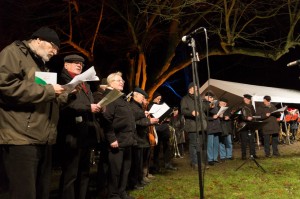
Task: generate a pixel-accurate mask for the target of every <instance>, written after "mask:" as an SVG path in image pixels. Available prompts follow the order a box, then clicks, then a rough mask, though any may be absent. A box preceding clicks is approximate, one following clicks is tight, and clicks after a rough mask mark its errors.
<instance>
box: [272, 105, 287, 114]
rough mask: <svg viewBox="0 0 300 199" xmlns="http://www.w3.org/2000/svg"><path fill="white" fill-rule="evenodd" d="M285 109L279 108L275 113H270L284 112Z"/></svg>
mask: <svg viewBox="0 0 300 199" xmlns="http://www.w3.org/2000/svg"><path fill="white" fill-rule="evenodd" d="M286 109H287V106H285V107H282V108H280V109H277V110H276V111H273V112H272V113H277V112H283V111H285V110H286Z"/></svg>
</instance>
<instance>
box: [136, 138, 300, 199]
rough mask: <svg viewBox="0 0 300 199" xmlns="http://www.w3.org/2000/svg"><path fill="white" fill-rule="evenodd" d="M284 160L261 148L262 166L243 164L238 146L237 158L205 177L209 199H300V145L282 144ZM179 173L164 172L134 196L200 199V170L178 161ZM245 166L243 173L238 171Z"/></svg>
mask: <svg viewBox="0 0 300 199" xmlns="http://www.w3.org/2000/svg"><path fill="white" fill-rule="evenodd" d="M279 151H280V152H281V156H280V157H276V158H275V157H272V158H264V152H263V148H261V149H257V153H258V156H259V157H260V158H259V159H257V162H258V163H259V165H261V166H262V167H263V168H264V169H265V170H266V173H264V172H263V171H262V170H261V169H260V168H259V167H258V166H257V165H256V164H255V162H254V161H252V160H247V161H246V162H244V161H242V160H241V158H240V149H239V147H238V146H235V152H234V155H235V159H234V160H228V161H226V162H225V163H220V164H216V165H214V166H210V167H209V169H205V171H204V172H205V174H204V189H203V190H204V198H206V199H210V198H211V199H254V198H266V199H268V198H270V199H285V198H287V199H290V198H300V172H299V168H300V143H299V142H297V143H294V144H291V145H280V146H279ZM174 163H175V164H176V166H177V167H178V168H179V169H178V171H167V170H165V171H163V172H162V173H161V174H159V175H156V179H155V180H153V181H152V182H151V183H150V184H149V185H147V186H146V187H145V188H144V190H139V191H134V192H132V193H131V195H132V196H134V197H136V199H186V198H188V199H198V198H200V192H199V190H200V189H199V180H198V179H199V178H198V171H195V170H192V169H191V168H190V167H189V161H188V158H187V157H186V158H184V159H174ZM243 163H245V164H244V165H243V166H242V167H241V168H240V169H239V170H237V171H236V169H237V168H238V167H239V166H240V165H241V164H243Z"/></svg>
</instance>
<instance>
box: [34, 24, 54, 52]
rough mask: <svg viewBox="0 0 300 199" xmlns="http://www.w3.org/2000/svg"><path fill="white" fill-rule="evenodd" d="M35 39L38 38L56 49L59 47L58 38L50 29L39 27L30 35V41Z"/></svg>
mask: <svg viewBox="0 0 300 199" xmlns="http://www.w3.org/2000/svg"><path fill="white" fill-rule="evenodd" d="M36 38H40V39H42V40H45V41H48V42H50V43H53V44H55V45H56V46H57V47H58V48H59V46H60V41H59V37H58V35H57V33H56V32H55V31H54V30H53V29H51V28H48V27H41V28H40V29H38V30H37V31H35V32H34V33H33V34H32V35H31V39H36Z"/></svg>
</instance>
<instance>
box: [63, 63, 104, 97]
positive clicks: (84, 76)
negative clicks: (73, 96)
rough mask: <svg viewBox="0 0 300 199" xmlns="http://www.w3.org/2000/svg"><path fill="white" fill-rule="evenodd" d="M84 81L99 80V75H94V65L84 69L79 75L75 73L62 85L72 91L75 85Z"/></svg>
mask: <svg viewBox="0 0 300 199" xmlns="http://www.w3.org/2000/svg"><path fill="white" fill-rule="evenodd" d="M86 81H99V77H97V76H96V71H95V68H94V66H92V67H91V68H89V69H88V70H86V71H85V72H83V73H81V74H80V75H76V76H75V77H74V78H73V79H72V81H70V82H69V83H68V84H65V85H64V87H65V88H66V90H68V91H70V92H71V91H72V90H74V89H75V87H76V86H77V85H78V84H81V83H82V82H86Z"/></svg>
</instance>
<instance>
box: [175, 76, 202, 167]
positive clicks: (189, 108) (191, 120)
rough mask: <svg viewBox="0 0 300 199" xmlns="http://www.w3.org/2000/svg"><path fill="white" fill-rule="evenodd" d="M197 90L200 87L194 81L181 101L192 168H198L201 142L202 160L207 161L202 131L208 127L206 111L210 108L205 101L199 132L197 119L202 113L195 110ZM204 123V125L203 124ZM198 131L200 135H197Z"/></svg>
mask: <svg viewBox="0 0 300 199" xmlns="http://www.w3.org/2000/svg"><path fill="white" fill-rule="evenodd" d="M197 90H198V88H197V87H196V86H195V85H194V83H193V82H191V83H190V84H189V85H188V94H187V95H185V96H184V97H183V98H182V100H181V102H180V106H181V113H182V115H183V116H184V118H185V125H184V130H185V131H186V132H187V133H188V143H189V154H190V165H191V167H192V169H198V159H197V150H198V147H199V146H198V145H199V144H200V151H201V152H202V153H201V159H202V162H203V163H205V162H206V158H205V157H206V155H205V154H206V148H205V147H204V141H205V132H202V131H201V129H203V130H204V131H205V130H206V128H207V121H206V115H205V113H204V112H205V111H206V110H207V109H208V106H207V104H206V103H203V112H202V113H201V114H202V120H203V121H201V122H199V124H198V132H197V129H196V125H197V124H196V119H197V116H198V117H199V116H200V114H199V113H197V112H196V110H195V103H194V102H195V100H194V95H195V93H196V92H197ZM199 118H200V117H199ZM199 121H200V120H199ZM202 124H203V127H202V126H201V125H202ZM197 133H198V134H199V135H197ZM198 137H199V143H198V142H197V139H198Z"/></svg>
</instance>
